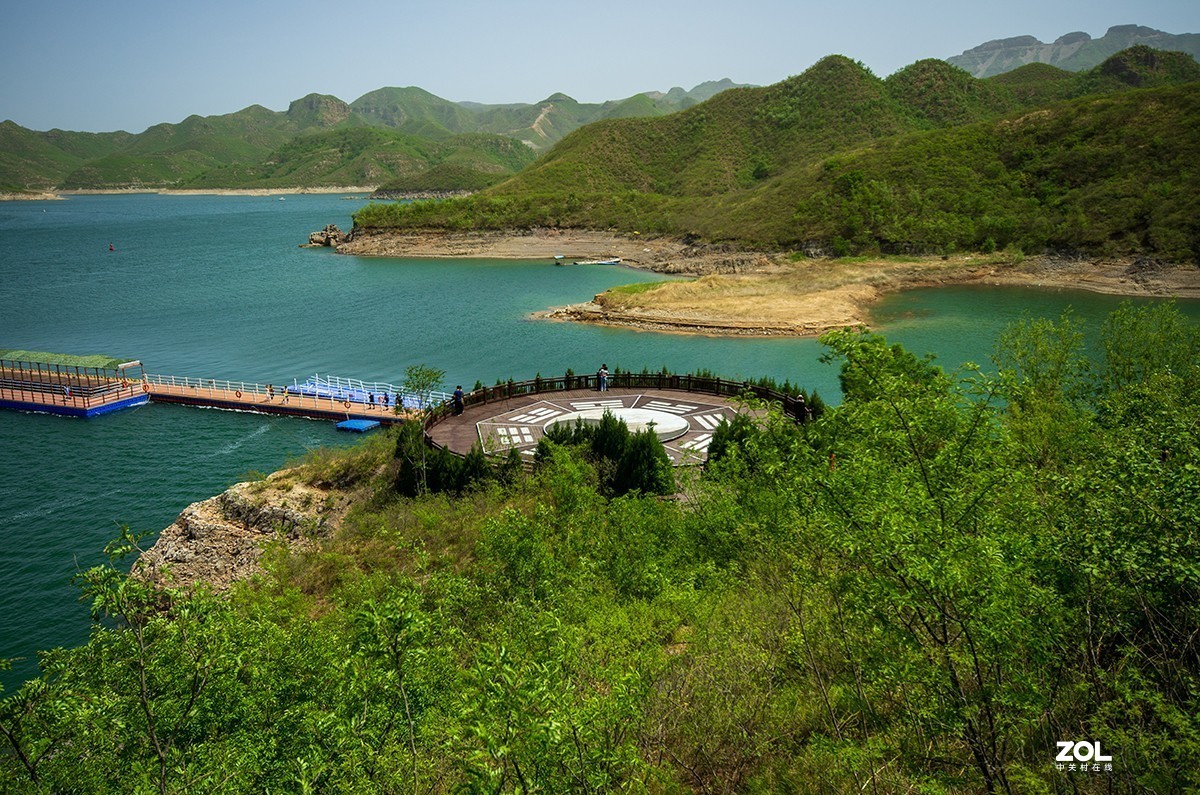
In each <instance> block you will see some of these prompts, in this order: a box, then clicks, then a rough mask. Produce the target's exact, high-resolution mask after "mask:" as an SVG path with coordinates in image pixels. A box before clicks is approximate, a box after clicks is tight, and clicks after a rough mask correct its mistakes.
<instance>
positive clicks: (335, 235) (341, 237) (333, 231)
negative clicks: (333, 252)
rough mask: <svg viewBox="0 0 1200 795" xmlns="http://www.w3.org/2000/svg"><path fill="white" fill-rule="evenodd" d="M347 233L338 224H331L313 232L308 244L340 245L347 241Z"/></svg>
mask: <svg viewBox="0 0 1200 795" xmlns="http://www.w3.org/2000/svg"><path fill="white" fill-rule="evenodd" d="M346 239H347V235H346V233H345V232H343V231H342V230H341V229H339V228H338V227H337V224H329V225H328V226H326V227H325V228H324V229H321V230H318V231H316V232H313V233H311V234H310V235H309V236H308V245H310V246H340V245H341V244H342V243H345V242H346Z"/></svg>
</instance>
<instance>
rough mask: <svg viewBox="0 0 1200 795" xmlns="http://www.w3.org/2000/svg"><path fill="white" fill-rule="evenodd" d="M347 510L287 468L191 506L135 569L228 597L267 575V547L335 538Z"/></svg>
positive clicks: (158, 579)
mask: <svg viewBox="0 0 1200 795" xmlns="http://www.w3.org/2000/svg"><path fill="white" fill-rule="evenodd" d="M331 497H332V499H331ZM342 510H344V506H342V505H341V503H340V502H339V500H338V499H337V498H336V497H333V495H331V494H330V493H328V492H324V491H321V490H320V489H315V488H313V487H311V486H307V485H304V484H301V483H298V482H296V478H295V476H294V474H293V473H291V472H289V471H287V470H284V471H282V472H276V473H275V474H273V475H271V476H270V477H269V478H267V479H266V480H263V481H254V482H250V483H238V484H235V485H234V486H231V487H230V488H229V489H228V490H226V491H225V492H224V493H222V494H219V495H217V496H216V497H212V498H210V499H207V500H203V501H201V502H196V503H192V504H191V505H189V506H188V507H187V508H185V509H184V510H183V512H182V513H180V514H179V518H177V519H176V520H175V521H174V522H173V523H172V524H171V525H170V526H169V527H167V528H166V529H165V530H163V531H162V533H161V534H160V535H159V537H158V541H157V542H156V543H155V544H154V546H153V547H151V548H150V549H148V550H146V551H145V552H144V553H142V555H141V557H139V558H138V560H137V563H136V564H135V565H134V572H135V573H137V574H140V575H141V576H144V577H147V578H148V579H151V580H154V581H156V582H158V583H159V584H162V585H172V586H185V587H186V586H189V585H195V584H198V583H204V584H206V585H208V586H209V587H211V588H212V589H213V590H214V591H216V592H218V593H220V592H223V591H226V590H228V589H229V587H230V586H231V585H232V584H233V583H234V582H235V581H237V580H244V579H247V578H249V577H252V576H254V575H255V574H258V573H260V572H261V571H262V566H261V559H262V555H263V549H264V545H265V544H267V543H268V542H273V541H277V540H278V541H283V542H284V543H286V544H287V545H288V546H290V547H293V548H296V549H301V548H304V547H306V546H308V545H309V544H311V543H313V542H314V541H315V540H316V539H318V538H321V537H323V536H326V535H328V534H329V533H330V532H331V531H332V530H333V528H334V527H335V526H336V525H337V523H338V522H339V521H340V519H341V512H342Z"/></svg>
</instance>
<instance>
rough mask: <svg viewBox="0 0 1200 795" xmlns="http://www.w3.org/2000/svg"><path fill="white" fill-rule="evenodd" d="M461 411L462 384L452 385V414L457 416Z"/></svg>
mask: <svg viewBox="0 0 1200 795" xmlns="http://www.w3.org/2000/svg"><path fill="white" fill-rule="evenodd" d="M462 413H463V388H462V384H459V385H458V386H456V387H454V415H455V416H456V417H457V416H458V415H459V414H462Z"/></svg>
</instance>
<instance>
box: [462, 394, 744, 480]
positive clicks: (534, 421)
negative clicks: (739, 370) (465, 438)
mask: <svg viewBox="0 0 1200 795" xmlns="http://www.w3.org/2000/svg"><path fill="white" fill-rule="evenodd" d="M635 408H636V409H647V410H651V411H659V412H663V413H665V414H670V415H673V416H676V417H679V418H680V419H681V420H684V421H686V423H687V430H686V431H684V432H683V433H682V434H680V435H679V436H676V437H675V438H673V439H670V440H669V441H664V442H663V446H664V447H665V448H666V450H667V455H669V456H670V457H671V462H672V463H674V464H683V463H696V462H699V461H703V460H704V459H705V457H706V456H707V454H708V445H709V443H710V442H711V441H712V435H713V431H715V430H716V429H717V426H718V425H720V424H721V421H722V420H726V421H731V420H733V418H734V416H735V415H736V412H735V410H734V409H733V407H731V406H727V405H719V404H714V403H707V402H705V401H704V400H703V399H695V398H693V397H692V396H689V398H688V399H687V400H668V399H664V398H663V397H661V396H653V397H651V396H649V395H641V394H635V395H621V396H614V397H610V398H594V399H582V400H581V399H578V398H576V399H568V398H565V397H564V398H553V397H551V398H545V399H543V400H540V401H538V402H537V403H534V404H532V405H528V406H523V407H521V408H519V409H514V410H512V411H509V412H507V413H504V414H498V415H495V416H492V417H489V418H487V419H486V420H482V421H480V422H478V423H476V424H475V427H476V429H477V430H478V432H479V441H480V444H482V445H483V450H484V452H486V453H504V452H506V451H507V450H509V449H512V448H515V449H516V450H517V451H518V452H519V453H521V454H522V455H524V456H529V457H532V456H533V453H534V450H535V449H536V448H537V443H538V442H539V441H540V440H541V438H542V436H543V435H545V432H546V428H547V427H548V426H550V425H552V424H553V423H554V421H555V419H556V418H560V417H565V416H567V415H569V414H573V413H575V412H580V411H595V410H603V409H611V410H614V411H616V410H618V409H635Z"/></svg>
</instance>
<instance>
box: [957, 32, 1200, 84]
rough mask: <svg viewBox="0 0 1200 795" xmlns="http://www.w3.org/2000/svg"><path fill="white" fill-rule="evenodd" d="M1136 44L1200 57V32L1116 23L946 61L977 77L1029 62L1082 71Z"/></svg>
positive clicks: (1001, 44) (993, 45)
mask: <svg viewBox="0 0 1200 795" xmlns="http://www.w3.org/2000/svg"><path fill="white" fill-rule="evenodd" d="M1135 44H1144V45H1146V46H1148V47H1153V48H1154V49H1156V50H1171V51H1179V52H1186V53H1188V54H1190V55H1191V56H1192V57H1193V58H1198V59H1200V34H1196V33H1184V34H1180V35H1175V34H1171V33H1164V32H1163V31H1161V30H1155V29H1154V28H1147V27H1144V26H1142V25H1115V26H1113V27H1111V28H1109V29H1108V32H1107V33H1105V34H1104V35H1103V36H1102V37H1100V38H1098V39H1093V38H1092V37H1091V36H1089V35H1088V34H1087V33H1084V32H1082V31H1076V32H1074V33H1068V34H1066V35H1064V36H1059V37H1058V38H1057V39H1055V40H1054V42H1053V43H1052V44H1044V43H1043V42H1041V41H1039V40H1038V39H1036V38H1034V37H1033V36H1016V37H1014V38H1010V39H996V40H994V41H989V42H986V43H985V44H981V45H979V46H978V47H975V48H972V49H970V50H967V51H966V52H964V53H962V54H961V55H956V56H954V57H953V58H947V59H946V60H947V61H948V62H949V63H951V64H953V65H955V66H957V67H959V68H960V69H965V70H966V71H968V72H970V73H971V74H972V75H974V76H975V77H991V76H992V75H998V74H1002V73H1004V72H1011V71H1012V70H1013V69H1016V68H1018V67H1020V66H1024V65H1025V64H1029V63H1046V64H1050V65H1051V66H1057V67H1059V68H1060V69H1066V70H1068V71H1071V72H1081V71H1083V70H1085V69H1091V68H1092V67H1094V66H1097V65H1099V64H1100V63H1102V62H1103V61H1104V59H1106V58H1108V57H1109V56H1110V55H1113V54H1114V53H1117V52H1120V51H1121V50H1124V49H1126V48H1127V47H1132V46H1133V45H1135Z"/></svg>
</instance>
